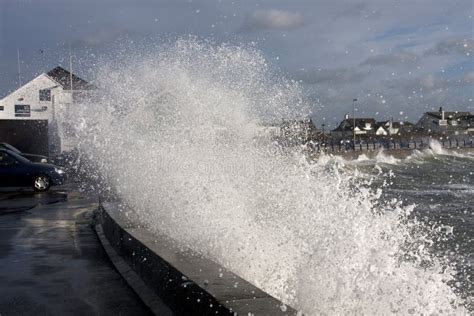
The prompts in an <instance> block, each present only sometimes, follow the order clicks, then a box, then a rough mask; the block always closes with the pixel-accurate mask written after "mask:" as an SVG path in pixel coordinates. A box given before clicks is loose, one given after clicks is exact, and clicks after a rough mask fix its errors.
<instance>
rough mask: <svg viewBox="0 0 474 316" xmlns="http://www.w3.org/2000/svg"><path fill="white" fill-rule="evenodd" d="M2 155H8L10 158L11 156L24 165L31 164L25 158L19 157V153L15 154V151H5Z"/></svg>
mask: <svg viewBox="0 0 474 316" xmlns="http://www.w3.org/2000/svg"><path fill="white" fill-rule="evenodd" d="M2 153H6V154H8V155H9V156H11V157H12V158H14V159H16V160H18V161H19V162H23V163H29V162H31V161H30V160H29V159H26V158H25V157H23V156H21V155H19V154H18V153H16V152H14V151H11V150H3V151H2Z"/></svg>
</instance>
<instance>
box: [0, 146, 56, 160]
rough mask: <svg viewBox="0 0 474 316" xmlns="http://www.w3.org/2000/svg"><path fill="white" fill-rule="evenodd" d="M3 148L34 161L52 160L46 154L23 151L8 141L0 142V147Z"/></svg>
mask: <svg viewBox="0 0 474 316" xmlns="http://www.w3.org/2000/svg"><path fill="white" fill-rule="evenodd" d="M2 148H3V149H8V150H10V151H13V152H15V153H17V154H19V155H21V156H23V157H25V158H26V159H28V160H31V161H32V162H41V163H48V162H50V161H49V159H48V157H46V156H42V155H34V154H27V153H22V152H21V151H20V150H19V149H18V148H16V147H13V146H12V145H10V144H7V143H0V149H2Z"/></svg>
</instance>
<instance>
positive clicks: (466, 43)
mask: <svg viewBox="0 0 474 316" xmlns="http://www.w3.org/2000/svg"><path fill="white" fill-rule="evenodd" d="M473 52H474V40H472V39H469V38H458V37H451V38H446V39H443V40H441V41H440V42H439V43H438V44H436V46H435V47H433V48H431V49H429V50H427V51H426V53H425V55H427V56H429V55H451V54H460V55H466V56H472V54H473Z"/></svg>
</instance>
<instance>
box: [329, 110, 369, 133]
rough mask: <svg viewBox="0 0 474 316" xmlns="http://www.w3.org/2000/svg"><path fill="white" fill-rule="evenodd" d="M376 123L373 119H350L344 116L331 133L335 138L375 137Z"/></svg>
mask: <svg viewBox="0 0 474 316" xmlns="http://www.w3.org/2000/svg"><path fill="white" fill-rule="evenodd" d="M375 130H376V122H375V119H373V118H355V119H354V118H350V117H349V115H347V114H346V116H345V117H344V120H343V121H342V122H341V123H340V124H339V126H338V127H336V128H335V129H333V130H332V131H331V134H332V135H334V136H335V137H349V136H352V135H353V134H354V133H355V135H359V136H361V135H375Z"/></svg>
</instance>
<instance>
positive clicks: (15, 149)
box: [0, 143, 21, 154]
mask: <svg viewBox="0 0 474 316" xmlns="http://www.w3.org/2000/svg"><path fill="white" fill-rule="evenodd" d="M1 146H3V147H4V148H5V149H8V150H11V151H13V152H15V153H17V154H19V153H21V151H20V150H18V149H17V148H15V147H13V146H12V145H10V144H7V143H2V144H1ZM1 146H0V147H1Z"/></svg>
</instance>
